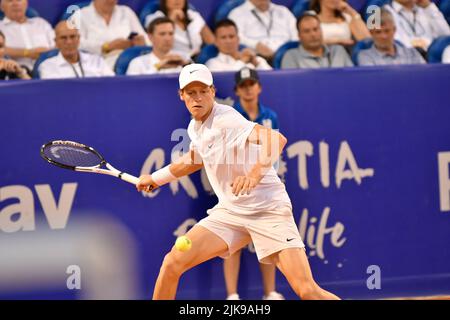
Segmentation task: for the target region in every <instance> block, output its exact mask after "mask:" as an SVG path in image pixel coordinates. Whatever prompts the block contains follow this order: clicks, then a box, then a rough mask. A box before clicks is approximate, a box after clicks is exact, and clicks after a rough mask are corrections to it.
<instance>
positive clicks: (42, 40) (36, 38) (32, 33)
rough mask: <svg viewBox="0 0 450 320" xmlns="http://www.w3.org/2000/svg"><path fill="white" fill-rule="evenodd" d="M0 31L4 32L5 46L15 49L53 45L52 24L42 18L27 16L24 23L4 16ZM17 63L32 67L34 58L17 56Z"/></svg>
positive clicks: (0, 22) (51, 46)
mask: <svg viewBox="0 0 450 320" xmlns="http://www.w3.org/2000/svg"><path fill="white" fill-rule="evenodd" d="M0 31H2V32H3V33H4V34H5V38H6V46H7V47H9V48H15V49H33V48H38V47H44V48H49V49H52V48H54V47H55V33H54V32H53V29H52V26H51V25H50V24H49V23H48V22H47V21H45V20H44V19H42V18H39V17H36V18H27V21H26V22H24V23H18V22H15V21H12V20H10V19H8V18H7V17H5V18H4V19H3V20H1V21H0ZM16 61H17V62H18V63H19V64H21V65H24V66H27V67H28V68H29V69H30V70H31V69H33V65H34V60H32V59H29V58H19V59H17V60H16Z"/></svg>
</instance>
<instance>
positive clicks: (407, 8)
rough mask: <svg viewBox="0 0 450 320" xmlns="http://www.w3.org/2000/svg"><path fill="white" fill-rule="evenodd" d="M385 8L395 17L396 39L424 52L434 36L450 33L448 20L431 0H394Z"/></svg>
mask: <svg viewBox="0 0 450 320" xmlns="http://www.w3.org/2000/svg"><path fill="white" fill-rule="evenodd" d="M385 8H386V9H388V10H389V11H390V12H391V13H392V16H393V17H394V21H395V25H396V27H397V31H396V33H395V39H397V40H398V41H400V42H401V43H403V44H404V45H405V46H406V47H409V48H410V47H415V48H417V49H419V51H421V52H422V53H424V52H426V51H427V50H428V47H429V46H430V44H431V42H432V41H433V39H434V38H436V37H439V36H443V35H449V34H450V27H449V25H448V23H447V21H445V18H444V16H443V15H442V13H441V12H440V11H439V9H438V8H437V7H436V5H435V4H434V3H432V2H430V0H394V1H392V3H390V4H388V5H385Z"/></svg>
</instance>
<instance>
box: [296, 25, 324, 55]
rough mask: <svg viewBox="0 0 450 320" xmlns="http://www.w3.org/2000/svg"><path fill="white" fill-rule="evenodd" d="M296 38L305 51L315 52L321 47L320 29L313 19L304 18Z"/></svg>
mask: <svg viewBox="0 0 450 320" xmlns="http://www.w3.org/2000/svg"><path fill="white" fill-rule="evenodd" d="M298 37H299V38H300V41H301V43H302V45H303V47H305V49H310V50H315V49H318V48H320V47H321V46H322V43H323V41H322V39H323V38H322V29H321V28H320V23H319V21H317V19H315V18H310V17H308V18H305V19H303V20H302V21H301V22H300V31H299V32H298Z"/></svg>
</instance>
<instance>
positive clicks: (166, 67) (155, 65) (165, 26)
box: [127, 17, 190, 75]
mask: <svg viewBox="0 0 450 320" xmlns="http://www.w3.org/2000/svg"><path fill="white" fill-rule="evenodd" d="M174 34H175V25H174V23H173V21H172V20H170V19H169V18H167V17H160V18H156V19H155V20H153V21H152V22H151V23H150V25H149V26H148V35H149V38H150V40H151V42H152V43H153V50H152V52H151V53H149V54H146V55H143V56H140V57H137V58H135V59H133V60H132V61H131V63H130V66H129V67H128V70H127V75H143V74H154V73H174V72H180V71H181V69H182V67H183V66H184V65H186V64H189V63H190V58H189V57H188V56H183V55H181V54H179V53H176V52H175V51H172V50H173V44H174V40H175V38H174Z"/></svg>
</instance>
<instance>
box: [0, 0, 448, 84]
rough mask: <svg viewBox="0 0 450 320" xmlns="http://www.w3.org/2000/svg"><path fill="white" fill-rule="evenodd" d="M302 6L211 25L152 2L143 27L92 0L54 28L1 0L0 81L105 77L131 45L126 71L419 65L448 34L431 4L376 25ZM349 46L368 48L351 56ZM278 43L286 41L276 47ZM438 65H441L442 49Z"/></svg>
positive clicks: (416, 0) (251, 7) (323, 6)
mask: <svg viewBox="0 0 450 320" xmlns="http://www.w3.org/2000/svg"><path fill="white" fill-rule="evenodd" d="M309 7H310V10H308V11H304V12H303V13H302V14H301V15H300V16H299V17H295V16H294V14H293V13H292V12H291V11H290V10H289V9H288V8H287V7H284V6H282V5H279V4H275V3H272V1H270V0H247V1H244V2H243V3H242V4H241V5H239V6H237V7H235V8H234V9H232V10H231V11H230V12H229V14H228V17H227V18H224V19H222V20H221V21H218V22H217V23H216V24H215V25H214V27H213V28H210V27H209V26H208V24H207V23H206V22H205V19H204V17H202V15H201V14H200V13H199V12H198V11H196V10H195V9H193V8H192V6H190V5H189V3H188V1H187V0H160V2H159V6H158V8H157V10H156V11H154V12H151V13H149V14H148V15H147V16H146V17H145V21H143V23H141V21H140V20H139V18H138V16H137V14H136V13H135V12H134V11H133V10H132V9H131V8H129V7H128V6H126V5H121V4H119V3H118V1H117V0H93V1H92V2H91V3H90V4H89V5H87V6H84V7H82V8H81V9H80V10H79V11H77V12H76V13H75V14H74V15H72V17H71V18H69V20H67V21H60V22H59V23H58V24H56V25H55V26H54V28H53V27H52V26H51V25H50V23H48V22H47V21H46V20H45V19H43V18H41V17H31V18H30V17H27V14H26V12H27V9H28V1H27V0H1V10H2V11H3V13H4V15H5V16H4V18H3V19H2V20H0V79H30V78H31V76H34V77H39V78H41V79H55V78H74V77H76V78H82V77H102V76H114V75H115V74H116V73H117V72H116V71H117V70H116V69H117V68H116V67H117V66H116V64H117V63H118V62H117V61H118V59H119V58H120V57H121V55H122V54H123V53H124V52H127V49H128V51H129V49H130V48H133V47H135V48H147V50H142V52H140V53H139V54H137V55H136V56H135V57H133V59H132V60H131V61H129V64H128V65H127V70H126V71H125V72H124V73H125V74H126V75H144V74H155V73H170V72H179V70H180V68H181V67H182V66H184V65H186V64H189V63H192V62H197V61H199V59H200V60H201V59H203V60H205V58H204V54H203V51H204V50H205V49H208V50H210V51H211V50H212V51H214V54H212V55H210V56H207V58H206V60H205V61H202V62H204V63H205V64H206V65H207V66H208V67H209V68H210V69H211V70H212V71H237V70H240V69H242V68H243V67H249V68H254V69H257V70H271V69H272V68H274V67H275V68H281V69H293V68H327V67H351V66H354V65H355V64H356V65H358V66H366V65H391V64H420V63H426V61H427V51H428V48H429V47H430V44H431V43H432V42H433V40H434V39H436V38H438V37H441V36H450V27H449V24H448V23H447V21H446V20H445V17H444V15H443V14H442V12H440V11H439V9H438V7H437V6H436V5H435V4H434V3H433V2H430V0H393V1H392V2H390V3H388V4H386V5H384V6H383V7H382V8H381V10H380V11H379V18H380V19H379V21H378V25H376V26H375V27H373V26H371V25H370V23H369V22H367V23H366V22H365V21H364V20H363V18H362V17H361V15H360V14H359V13H358V12H357V11H356V10H355V9H353V8H352V7H351V6H350V5H349V4H348V3H347V2H345V1H342V0H311V1H310V3H309ZM368 26H369V27H368ZM369 39H371V40H369ZM358 41H369V42H368V45H367V48H365V49H364V50H360V51H359V52H358V54H357V56H356V57H353V59H352V57H351V53H352V50H353V49H354V46H355V44H357V43H358ZM286 43H293V44H294V45H292V46H291V47H290V49H289V50H284V49H283V47H284V46H285V44H286ZM54 49H57V51H55V50H54ZM280 50H283V54H282V56H281V58H280V57H277V56H276V54H277V52H278V51H280ZM52 51H53V52H54V54H52V55H50V56H48V58H46V59H44V60H43V61H39V60H38V59H39V58H40V56H41V55H46V54H48V53H49V52H52ZM208 52H209V51H208ZM276 59H279V60H280V61H278V62H277V61H276ZM41 60H42V59H41ZM36 61H39V63H38V64H37V65H36V66H35V63H36ZM442 62H444V63H449V62H450V48H446V49H445V51H444V53H443V55H442ZM33 69H35V70H33Z"/></svg>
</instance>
